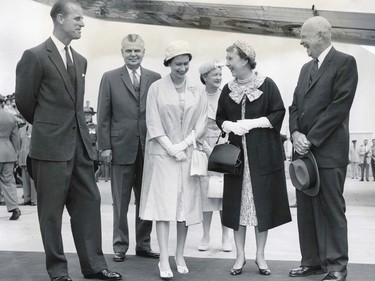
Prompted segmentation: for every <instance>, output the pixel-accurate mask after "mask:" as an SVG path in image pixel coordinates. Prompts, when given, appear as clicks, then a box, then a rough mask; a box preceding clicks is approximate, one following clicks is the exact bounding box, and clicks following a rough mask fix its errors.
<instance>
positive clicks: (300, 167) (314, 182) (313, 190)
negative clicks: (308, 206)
mask: <svg viewBox="0 0 375 281" xmlns="http://www.w3.org/2000/svg"><path fill="white" fill-rule="evenodd" d="M289 174H290V179H291V180H292V184H293V185H294V187H295V188H296V189H298V190H299V191H302V192H304V193H305V194H306V195H309V196H315V195H317V194H318V192H319V188H320V177H319V169H318V164H317V162H316V160H315V157H314V155H313V154H312V152H311V151H308V152H307V153H306V154H305V155H299V156H298V158H297V159H296V160H294V161H293V162H292V163H290V166H289Z"/></svg>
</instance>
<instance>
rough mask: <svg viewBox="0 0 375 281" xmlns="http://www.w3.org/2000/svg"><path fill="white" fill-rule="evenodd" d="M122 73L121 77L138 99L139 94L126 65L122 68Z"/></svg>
mask: <svg viewBox="0 0 375 281" xmlns="http://www.w3.org/2000/svg"><path fill="white" fill-rule="evenodd" d="M120 75H121V79H122V81H123V82H124V84H125V86H126V87H127V88H128V89H129V91H130V92H131V93H132V95H133V96H134V97H135V98H136V99H138V96H137V94H136V93H135V89H134V85H133V83H132V81H131V80H130V76H129V72H128V69H127V68H126V66H124V67H123V68H122V72H121V74H120Z"/></svg>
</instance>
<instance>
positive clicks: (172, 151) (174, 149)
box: [168, 141, 188, 157]
mask: <svg viewBox="0 0 375 281" xmlns="http://www.w3.org/2000/svg"><path fill="white" fill-rule="evenodd" d="M186 148H188V144H187V143H186V141H182V142H179V143H177V144H173V145H172V146H171V147H170V148H169V150H168V154H169V155H171V156H173V157H174V156H176V155H177V154H178V153H180V152H183V151H184V150H185V149H186Z"/></svg>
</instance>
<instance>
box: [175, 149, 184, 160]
mask: <svg viewBox="0 0 375 281" xmlns="http://www.w3.org/2000/svg"><path fill="white" fill-rule="evenodd" d="M174 158H175V159H176V160H177V161H178V162H180V161H184V160H185V159H186V154H185V152H183V151H181V152H179V153H177V154H176V155H175V156H174Z"/></svg>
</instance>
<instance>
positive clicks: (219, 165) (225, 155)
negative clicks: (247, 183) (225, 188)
mask: <svg viewBox="0 0 375 281" xmlns="http://www.w3.org/2000/svg"><path fill="white" fill-rule="evenodd" d="M219 138H220V136H219ZM218 141H219V139H218ZM218 141H217V142H216V143H218ZM242 169H243V164H242V160H241V149H240V148H239V147H237V146H235V145H233V144H230V143H224V144H218V145H216V146H215V147H214V149H213V150H212V153H211V155H210V157H209V158H208V170H209V171H214V172H218V173H223V174H231V175H236V176H239V175H241V174H242Z"/></svg>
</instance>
